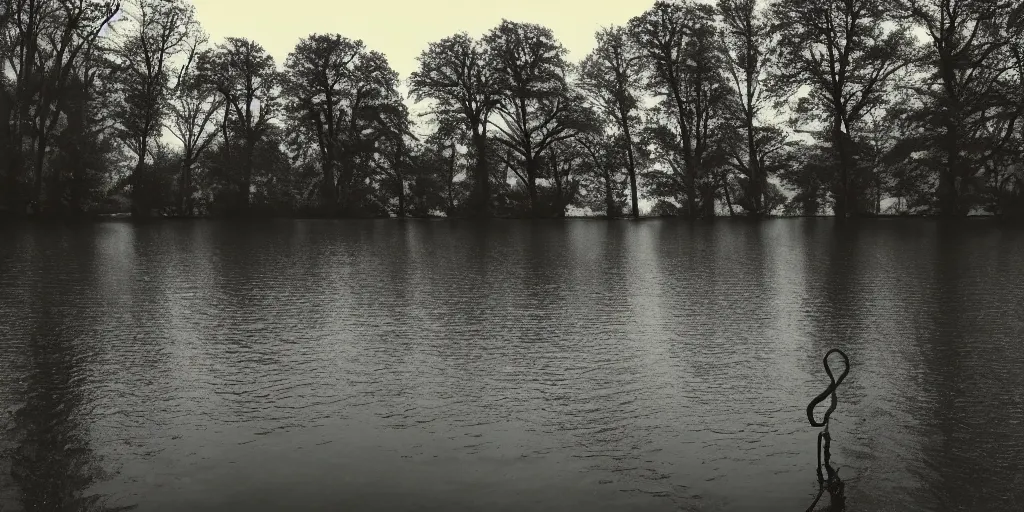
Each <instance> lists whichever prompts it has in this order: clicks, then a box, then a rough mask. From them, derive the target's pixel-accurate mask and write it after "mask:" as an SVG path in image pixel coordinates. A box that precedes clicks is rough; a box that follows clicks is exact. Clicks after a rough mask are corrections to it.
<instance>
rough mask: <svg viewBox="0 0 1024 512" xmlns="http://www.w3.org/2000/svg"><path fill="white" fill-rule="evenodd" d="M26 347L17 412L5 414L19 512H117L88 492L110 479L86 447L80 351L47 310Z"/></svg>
mask: <svg viewBox="0 0 1024 512" xmlns="http://www.w3.org/2000/svg"><path fill="white" fill-rule="evenodd" d="M44 311H46V313H44V314H43V315H41V318H39V319H38V320H37V323H36V326H35V329H33V332H32V336H31V339H30V342H29V343H28V346H27V347H25V351H26V352H25V355H26V359H25V362H26V365H27V368H26V371H25V373H24V375H25V380H24V381H23V382H22V386H21V389H22V390H23V392H22V397H21V399H22V400H21V402H22V406H21V407H20V408H19V409H17V410H16V411H14V412H9V411H8V413H7V414H6V416H7V418H5V420H6V421H5V423H6V425H4V429H3V430H4V431H5V437H6V439H7V442H6V443H4V446H2V450H3V458H5V459H7V461H8V462H9V464H10V465H9V468H10V479H11V480H12V481H13V484H14V487H15V489H11V490H12V491H13V492H14V496H12V498H13V499H14V501H16V502H19V503H20V504H21V507H22V508H23V509H24V510H33V511H34V510H54V511H57V510H61V511H64V510H74V511H90V512H91V511H111V512H112V511H119V510H130V509H133V508H134V507H133V506H130V507H111V506H108V504H107V501H108V499H107V497H106V496H103V495H102V494H97V493H94V492H91V491H92V489H93V487H94V486H95V485H96V484H98V483H100V482H103V481H105V480H107V479H109V478H110V477H111V474H110V473H109V472H108V471H106V470H105V469H104V467H103V465H102V464H101V460H100V457H99V456H98V454H96V453H95V452H94V451H93V449H92V447H91V446H90V442H89V437H88V431H87V425H88V421H87V418H88V412H89V411H88V410H85V408H86V407H88V399H87V396H86V393H87V388H86V387H85V383H86V375H85V373H86V371H85V370H86V368H85V365H84V362H85V360H86V359H87V358H86V357H85V356H84V355H83V354H80V353H78V351H77V350H76V347H75V342H74V340H75V336H74V333H73V332H70V330H71V329H72V328H73V327H69V326H68V323H66V322H64V321H61V320H59V319H57V318H53V315H52V314H50V311H49V308H45V309H44Z"/></svg>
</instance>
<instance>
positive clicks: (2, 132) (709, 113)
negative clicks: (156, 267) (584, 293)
mask: <svg viewBox="0 0 1024 512" xmlns="http://www.w3.org/2000/svg"><path fill="white" fill-rule="evenodd" d="M594 37H595V46H594V48H593V49H592V51H591V52H590V53H589V54H587V55H586V56H584V57H583V58H582V59H581V60H579V61H570V60H569V59H568V57H567V55H568V52H567V50H566V49H565V48H564V46H562V44H561V43H560V42H559V41H558V38H557V37H556V34H554V33H553V32H552V31H551V30H550V29H549V28H547V27H544V26H541V25H538V24H533V23H524V22H518V21H513V20H507V19H506V20H502V21H501V22H500V23H498V24H497V25H496V26H495V27H493V28H492V29H490V30H488V31H486V32H485V33H483V34H481V35H471V34H468V33H465V32H462V33H456V34H452V35H450V36H448V37H445V38H443V39H440V40H437V41H424V48H423V50H422V53H421V54H420V56H419V58H418V64H417V69H416V70H415V71H414V72H412V73H411V74H410V76H408V77H401V76H399V74H398V73H397V72H396V71H395V70H394V69H393V68H392V67H391V65H390V64H389V62H388V60H387V58H386V57H385V56H384V55H383V54H382V53H380V52H377V51H375V50H373V49H372V48H368V47H367V46H366V45H365V44H364V43H363V42H362V41H360V40H354V39H350V38H348V37H345V36H344V35H341V34H310V35H308V36H305V37H302V38H300V39H299V40H298V41H297V42H296V46H295V47H294V49H293V50H292V51H291V52H290V53H289V54H288V56H287V57H286V58H285V59H284V61H283V62H276V61H275V59H274V57H273V56H271V55H270V54H269V53H268V52H267V51H266V50H265V49H264V48H263V47H262V46H261V45H260V44H259V42H258V41H256V40H252V39H247V38H245V37H228V38H225V39H223V40H217V41H212V40H210V38H209V37H208V36H207V35H206V34H205V32H204V31H203V29H202V27H201V25H200V23H199V20H198V19H197V18H196V14H195V9H194V7H193V6H192V5H191V4H190V3H189V2H188V0H120V1H118V0H83V1H81V2H65V1H62V0H25V1H21V0H0V219H12V218H13V219H75V218H81V219H110V218H120V217H122V216H125V215H127V216H130V217H131V218H133V219H147V218H153V219H157V218H168V219H170V218H391V217H401V218H445V217H448V218H460V219H474V218H578V217H583V218H604V219H611V218H637V219H642V218H664V217H678V218H685V219H710V218H716V217H730V218H778V217H794V216H803V217H818V216H834V217H836V218H838V219H842V220H846V219H860V218H904V217H941V218H950V219H954V218H968V217H970V218H974V217H992V218H995V219H999V220H1004V221H1013V222H1019V221H1022V220H1024V2H994V1H991V0H716V1H713V2H701V1H696V0H666V1H657V2H654V3H653V5H652V6H651V7H650V8H649V9H648V10H646V11H644V12H638V13H636V15H635V16H634V17H633V18H631V19H630V20H628V22H626V23H624V24H623V25H620V26H608V27H604V28H601V29H600V30H598V31H597V33H596V34H595V36H594ZM403 84H404V85H406V86H408V89H409V96H408V97H403V95H402V94H401V93H400V92H399V88H400V86H401V85H403ZM410 104H413V105H415V106H416V107H417V108H418V109H419V108H422V109H425V111H424V112H423V113H422V114H421V113H418V112H411V111H410V108H409V105H410ZM641 203H643V204H644V205H649V207H645V208H644V211H643V212H642V211H641ZM575 212H589V213H590V215H577V213H575ZM111 215H113V216H111Z"/></svg>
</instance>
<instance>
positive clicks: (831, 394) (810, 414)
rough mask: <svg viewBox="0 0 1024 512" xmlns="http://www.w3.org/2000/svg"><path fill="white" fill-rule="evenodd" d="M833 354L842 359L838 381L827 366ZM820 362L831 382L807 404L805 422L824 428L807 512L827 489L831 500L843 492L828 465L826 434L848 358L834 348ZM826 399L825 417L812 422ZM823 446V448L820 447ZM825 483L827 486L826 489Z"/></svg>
mask: <svg viewBox="0 0 1024 512" xmlns="http://www.w3.org/2000/svg"><path fill="white" fill-rule="evenodd" d="M833 353H837V354H839V355H840V356H841V357H842V358H843V366H844V368H843V373H842V374H841V375H839V379H836V378H835V375H833V374H832V368H831V367H830V366H829V364H828V356H830V355H832V354H833ZM821 362H822V364H823V365H824V366H825V373H827V374H828V378H829V380H830V381H831V384H829V385H828V388H826V389H825V391H824V392H822V393H821V394H820V395H818V396H816V397H814V399H813V400H811V403H809V404H807V421H809V422H810V423H811V426H812V427H825V428H824V429H823V430H822V431H821V432H819V433H818V468H817V470H818V495H817V496H816V497H815V498H814V502H813V503H811V506H810V507H809V508H808V509H807V510H808V512H810V511H812V510H814V507H815V505H817V504H818V501H819V500H820V499H821V496H822V495H823V494H824V493H825V490H826V488H827V489H828V491H829V494H833V499H835V498H836V497H837V496H839V497H840V499H841V496H842V492H843V491H842V482H841V481H840V480H839V474H838V471H837V470H835V469H833V468H832V464H830V461H829V459H830V458H831V453H830V450H829V448H830V447H831V444H832V436H831V435H829V433H828V420H829V418H830V417H831V416H832V412H833V411H835V410H836V405H837V398H836V389H837V388H838V387H839V385H840V384H842V382H843V379H845V378H846V375H847V374H848V373H850V358H849V357H847V356H846V353H844V352H843V351H842V350H839V349H837V348H834V349H832V350H829V351H828V352H826V353H825V357H824V358H823V359H822V361H821ZM826 398H831V399H832V402H831V404H829V407H828V409H827V410H826V411H825V416H824V417H823V418H822V420H821V422H817V421H815V420H814V407H815V406H817V405H818V404H820V403H821V402H824V401H825V399H826ZM823 444H824V446H822V445H823ZM822 453H824V454H825V457H824V458H825V461H824V466H825V471H826V472H827V473H828V478H827V479H826V477H825V476H824V475H822V474H821V467H822V460H821V459H822ZM826 483H827V484H828V485H827V487H826Z"/></svg>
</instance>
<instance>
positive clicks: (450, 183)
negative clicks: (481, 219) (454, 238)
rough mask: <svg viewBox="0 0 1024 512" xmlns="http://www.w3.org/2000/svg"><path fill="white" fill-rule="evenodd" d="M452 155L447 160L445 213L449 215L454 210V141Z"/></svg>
mask: <svg viewBox="0 0 1024 512" xmlns="http://www.w3.org/2000/svg"><path fill="white" fill-rule="evenodd" d="M451 150H452V156H451V158H450V159H449V161H448V183H447V185H448V207H447V209H446V211H445V214H446V215H448V216H449V217H450V216H451V215H452V213H454V212H455V199H454V194H453V190H452V189H453V187H454V181H455V143H454V142H453V143H452V144H451Z"/></svg>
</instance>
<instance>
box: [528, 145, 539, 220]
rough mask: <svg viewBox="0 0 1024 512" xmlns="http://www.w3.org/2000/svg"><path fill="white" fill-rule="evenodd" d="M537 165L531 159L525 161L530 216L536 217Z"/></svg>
mask: <svg viewBox="0 0 1024 512" xmlns="http://www.w3.org/2000/svg"><path fill="white" fill-rule="evenodd" d="M536 167H537V164H536V162H535V161H534V159H533V158H528V159H526V191H527V192H528V193H529V195H530V216H532V217H536V216H537V213H538V210H537V169H536Z"/></svg>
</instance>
